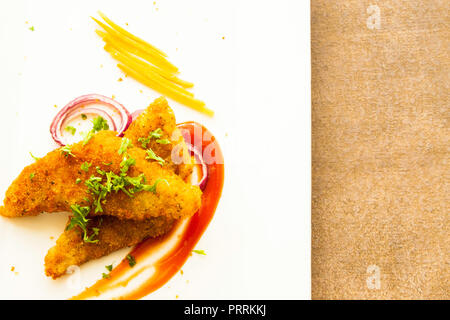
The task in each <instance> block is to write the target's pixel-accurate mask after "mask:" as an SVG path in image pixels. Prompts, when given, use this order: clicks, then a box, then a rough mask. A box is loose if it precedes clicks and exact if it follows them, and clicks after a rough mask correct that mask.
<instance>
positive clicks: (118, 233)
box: [45, 216, 174, 279]
mask: <svg viewBox="0 0 450 320" xmlns="http://www.w3.org/2000/svg"><path fill="white" fill-rule="evenodd" d="M173 223H174V220H173V219H170V218H167V217H156V218H151V219H147V220H142V221H134V220H119V219H117V218H115V217H111V216H103V217H95V218H93V219H92V220H91V221H89V224H88V228H93V227H98V228H99V234H98V237H97V239H98V240H99V241H98V243H86V242H84V241H83V236H82V231H81V229H80V228H73V229H70V230H66V231H64V233H63V234H62V235H61V236H60V237H59V238H58V240H57V241H56V245H55V246H54V247H52V248H51V249H50V250H49V251H48V253H47V255H46V257H45V274H46V275H47V276H49V277H52V278H53V279H56V278H58V277H60V276H62V275H64V274H65V273H66V271H67V269H68V268H69V267H70V266H72V265H77V266H79V265H81V264H83V263H85V262H87V261H90V260H93V259H97V258H100V257H103V256H106V255H107V254H110V253H111V252H114V251H116V250H119V249H122V248H125V247H128V246H134V245H135V244H138V243H139V242H141V241H142V240H143V239H145V238H148V237H157V236H160V235H163V234H165V233H167V232H168V231H169V230H170V229H171V228H172V226H173Z"/></svg>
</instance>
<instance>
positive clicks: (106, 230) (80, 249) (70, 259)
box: [0, 98, 201, 278]
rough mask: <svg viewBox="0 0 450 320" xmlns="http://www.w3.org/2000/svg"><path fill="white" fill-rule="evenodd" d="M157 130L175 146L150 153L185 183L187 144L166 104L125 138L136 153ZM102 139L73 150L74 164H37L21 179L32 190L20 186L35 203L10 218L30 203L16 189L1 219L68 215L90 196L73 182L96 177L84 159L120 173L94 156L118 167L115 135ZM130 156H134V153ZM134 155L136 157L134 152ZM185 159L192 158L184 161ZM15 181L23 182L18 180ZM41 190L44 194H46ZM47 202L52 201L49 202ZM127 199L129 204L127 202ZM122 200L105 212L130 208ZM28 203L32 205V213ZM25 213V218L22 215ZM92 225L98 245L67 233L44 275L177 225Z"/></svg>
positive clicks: (108, 221)
mask: <svg viewBox="0 0 450 320" xmlns="http://www.w3.org/2000/svg"><path fill="white" fill-rule="evenodd" d="M158 128H160V129H162V136H161V139H169V140H170V141H171V143H170V144H160V143H156V141H155V140H150V143H149V145H148V147H151V148H152V150H153V151H155V153H156V154H157V155H159V156H161V157H162V158H164V159H165V163H164V168H165V169H166V170H167V169H168V170H170V171H173V172H175V173H177V174H178V175H179V176H180V177H181V178H182V179H183V180H185V179H186V178H187V177H188V176H190V174H191V173H192V167H193V165H192V162H191V159H190V157H189V153H188V152H187V150H186V145H185V144H184V140H183V139H182V137H181V134H180V132H179V131H178V129H177V128H176V122H175V117H174V115H173V112H172V110H171V108H170V107H169V106H168V104H167V101H166V100H165V99H164V98H160V99H157V100H155V102H153V103H152V104H151V105H150V106H149V107H148V108H147V110H146V111H145V112H144V113H142V114H141V115H140V116H139V117H138V118H137V119H136V120H135V121H134V122H133V123H132V125H131V126H130V128H129V129H128V130H127V132H126V133H125V137H126V138H128V139H130V140H131V141H132V142H133V144H134V146H135V147H142V145H141V143H140V141H139V138H146V137H148V136H149V134H150V133H151V132H153V131H155V130H156V129H158ZM102 135H103V136H104V137H103V138H101V139H100V140H104V141H102V143H101V144H100V145H97V144H96V142H93V141H90V142H89V143H88V145H87V146H86V147H88V146H89V147H90V149H83V150H82V151H79V150H78V149H79V148H78V149H77V147H75V148H72V154H74V155H75V156H76V158H72V157H71V156H70V155H68V156H67V157H61V154H59V153H58V152H53V153H50V154H51V155H50V154H49V155H48V156H47V157H48V159H47V160H46V161H45V162H44V163H41V164H35V165H34V166H31V167H30V168H25V169H24V172H23V173H22V174H21V175H22V176H23V177H24V178H26V177H27V176H29V177H30V184H28V183H26V182H27V181H26V179H25V180H24V178H22V182H25V185H22V187H23V189H24V190H27V191H24V192H23V194H24V195H27V196H30V195H33V197H30V198H29V203H28V204H24V205H23V206H22V207H21V208H19V209H16V210H13V211H12V214H11V210H9V211H8V212H9V213H6V212H7V211H6V210H7V208H10V207H11V206H12V204H13V203H18V202H21V201H26V199H23V198H22V200H19V199H20V197H18V196H17V194H20V190H19V189H20V184H19V183H17V184H16V186H17V188H13V186H11V188H10V189H11V190H8V192H7V194H9V195H10V196H7V199H10V200H7V201H6V200H5V204H6V203H9V204H8V205H6V208H0V211H3V212H2V214H3V215H6V216H8V215H9V216H20V215H27V214H29V213H31V214H38V213H39V212H40V211H47V212H52V211H64V210H67V208H68V206H69V205H70V203H71V201H72V200H74V199H75V198H79V197H81V196H83V197H86V196H87V194H86V193H85V192H81V191H80V190H79V188H72V187H73V185H74V183H73V181H76V179H82V181H85V179H87V178H89V177H90V176H91V174H95V172H96V169H95V165H94V161H92V165H91V167H90V168H89V170H88V172H85V171H83V170H81V163H83V160H85V158H86V157H85V155H91V154H95V155H96V156H97V157H95V162H97V163H98V162H99V161H100V160H104V161H102V163H101V164H100V167H101V168H102V169H104V170H112V169H117V163H116V164H114V161H112V159H111V158H110V157H108V159H103V156H102V155H101V154H102V153H99V152H97V151H95V149H96V147H98V148H100V149H102V150H103V154H105V153H108V152H111V155H113V158H114V159H115V160H116V162H117V156H116V155H115V153H114V151H115V150H114V148H116V147H117V145H116V146H114V147H111V145H110V144H109V142H110V141H109V140H110V139H112V140H117V139H116V138H112V137H111V136H112V135H111V133H102V134H100V136H102ZM94 138H95V139H97V138H98V137H97V136H95V137H94ZM94 141H95V140H94ZM91 143H92V144H91ZM108 145H109V146H110V147H107V146H108ZM174 146H176V147H178V149H177V152H178V154H179V156H180V157H184V158H183V163H182V164H174V163H173V162H172V159H171V153H172V149H173V148H174ZM78 147H79V146H78ZM86 147H85V148H86ZM128 152H129V153H130V152H131V151H128ZM83 153H85V155H83ZM131 153H132V154H133V152H131ZM77 154H78V156H77ZM133 156H135V155H133ZM186 157H189V158H188V159H186ZM119 160H120V159H119ZM61 161H62V162H61ZM59 162H61V165H58V166H52V165H50V166H48V167H47V168H45V169H43V168H42V165H44V166H46V165H48V164H49V163H59ZM111 162H112V164H110V165H108V166H107V165H106V164H105V163H108V164H109V163H111ZM105 166H106V167H105ZM36 168H41V170H35V169H36ZM68 168H72V169H73V170H68ZM157 168H159V167H157ZM35 171H39V172H40V173H41V174H39V175H38V174H37V173H36V172H35ZM134 171H137V168H134V169H130V175H133V174H135V173H136V172H134ZM39 172H38V173H39ZM31 174H33V178H31V176H30V175H31ZM43 177H44V181H41V182H39V183H38V184H36V185H35V184H33V183H32V182H35V183H37V182H38V181H39V179H41V178H43ZM17 180H19V178H18V179H17ZM45 180H46V181H47V182H49V186H47V187H46V188H45ZM55 180H56V181H55ZM64 182H66V183H67V185H66V186H65V187H63V188H64V190H61V183H64ZM43 184H44V185H43ZM75 185H76V184H75ZM43 187H44V189H45V190H42V188H43ZM33 188H34V189H33ZM85 188H86V187H85ZM15 189H17V190H15ZM32 189H33V190H32ZM194 189H195V188H194ZM39 190H41V192H36V191H39ZM158 192H159V187H158V186H157V193H158ZM194 193H198V190H197V191H194ZM200 194H201V193H200ZM14 195H16V196H14ZM116 196H118V195H113V196H111V197H109V198H108V199H107V203H108V201H109V200H111V199H113V198H114V197H116ZM67 197H69V198H67ZM49 198H50V201H48V200H49ZM14 199H16V202H14ZM124 199H125V201H126V199H127V198H124ZM193 199H194V202H196V196H195V195H194V196H193ZM122 200H123V199H122V198H118V199H117V201H115V200H112V202H114V203H110V204H105V205H104V206H103V207H104V209H105V210H106V208H108V210H116V209H117V208H121V207H123V208H127V204H125V205H123V204H121V201H122ZM128 200H129V199H128ZM45 202H48V203H45ZM30 203H32V204H33V205H32V206H31V207H30ZM87 204H88V203H87V202H86V203H85V204H83V205H87ZM13 207H14V205H13ZM193 207H196V205H193ZM53 209H54V210H53ZM24 210H25V212H24ZM192 210H194V209H192ZM128 211H129V209H128ZM189 211H191V210H189ZM22 212H23V214H21V213H22ZM120 216H121V217H124V216H125V217H126V216H128V215H127V214H121V215H120ZM174 216H175V217H178V216H179V215H177V214H175V215H174ZM180 217H181V216H180ZM91 219H92V220H91V221H90V223H89V226H88V229H89V228H92V227H98V229H99V233H98V236H97V237H96V239H98V240H99V241H98V242H97V243H87V242H84V241H83V236H82V231H81V229H80V228H73V229H70V230H65V231H64V233H63V234H62V235H61V236H60V238H59V239H58V240H57V242H56V245H55V246H54V247H53V248H51V249H50V250H49V252H48V253H47V256H46V258H45V270H46V271H45V272H46V274H47V275H48V276H51V277H53V278H57V277H60V276H62V275H64V274H65V272H66V270H67V268H68V267H69V266H71V265H80V264H82V263H84V262H87V261H89V260H92V259H96V258H99V257H102V256H105V255H107V254H109V253H111V252H113V251H116V250H118V249H121V248H124V247H127V246H132V245H135V244H137V243H139V242H140V241H142V240H143V239H145V238H148V237H156V236H159V235H162V234H164V233H166V232H167V231H168V230H170V228H171V226H172V225H173V222H174V219H173V218H172V217H171V215H170V214H169V215H165V214H162V215H161V216H159V217H154V218H149V219H145V220H141V221H136V220H120V219H118V218H116V217H113V216H97V217H91ZM100 221H101V223H100Z"/></svg>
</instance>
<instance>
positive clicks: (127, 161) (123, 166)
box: [120, 156, 136, 174]
mask: <svg viewBox="0 0 450 320" xmlns="http://www.w3.org/2000/svg"><path fill="white" fill-rule="evenodd" d="M135 164H136V160H135V159H133V158H127V157H126V156H125V157H124V158H123V160H122V162H121V163H120V171H121V172H122V173H124V174H125V173H127V172H128V170H129V169H130V167H131V166H134V165H135Z"/></svg>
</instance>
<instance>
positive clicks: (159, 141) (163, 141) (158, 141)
mask: <svg viewBox="0 0 450 320" xmlns="http://www.w3.org/2000/svg"><path fill="white" fill-rule="evenodd" d="M156 143H159V144H170V140H169V139H158V140H156Z"/></svg>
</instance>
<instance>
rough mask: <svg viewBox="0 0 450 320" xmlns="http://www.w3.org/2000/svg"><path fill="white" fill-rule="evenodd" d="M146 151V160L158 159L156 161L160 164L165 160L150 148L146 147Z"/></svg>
mask: <svg viewBox="0 0 450 320" xmlns="http://www.w3.org/2000/svg"><path fill="white" fill-rule="evenodd" d="M146 152H147V156H146V157H145V159H147V160H156V161H158V163H159V164H160V165H163V164H164V162H165V161H164V159H163V158H161V157H159V156H157V155H156V153H155V152H154V151H153V150H152V149H147V150H146Z"/></svg>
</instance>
